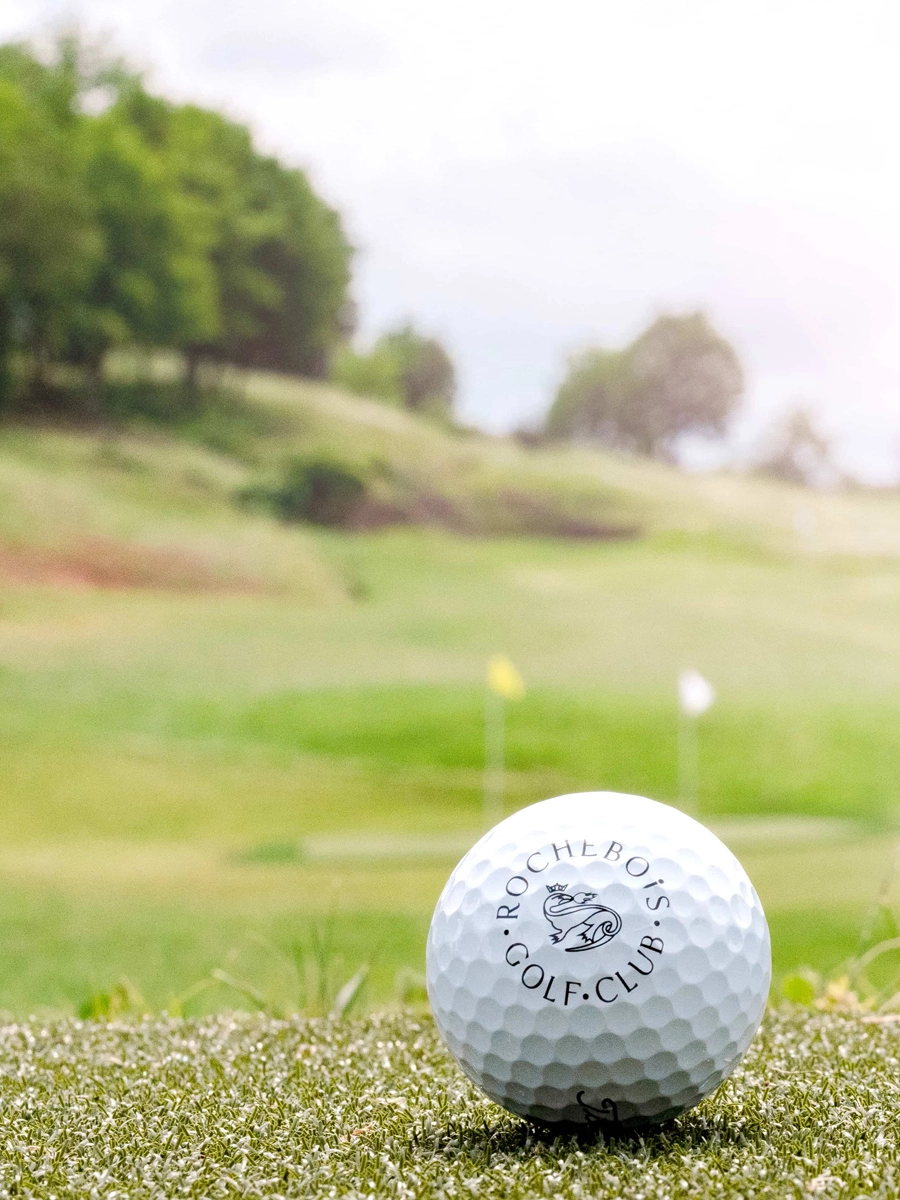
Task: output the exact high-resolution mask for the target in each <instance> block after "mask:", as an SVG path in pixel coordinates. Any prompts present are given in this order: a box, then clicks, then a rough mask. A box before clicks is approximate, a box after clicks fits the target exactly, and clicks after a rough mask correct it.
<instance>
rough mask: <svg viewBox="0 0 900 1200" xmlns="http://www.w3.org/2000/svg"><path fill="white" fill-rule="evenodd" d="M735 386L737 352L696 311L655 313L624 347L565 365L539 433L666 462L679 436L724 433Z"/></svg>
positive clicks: (739, 382)
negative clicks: (544, 428)
mask: <svg viewBox="0 0 900 1200" xmlns="http://www.w3.org/2000/svg"><path fill="white" fill-rule="evenodd" d="M743 386H744V379H743V371H742V369H741V364H740V361H739V359H738V356H737V354H736V353H735V351H734V349H733V347H732V346H731V345H730V344H729V342H727V341H726V339H725V338H723V337H722V336H721V335H720V334H719V333H717V332H716V331H715V330H714V329H713V328H712V326H711V325H710V324H709V322H708V320H707V319H706V317H705V316H704V315H703V314H702V313H692V314H689V315H687V316H661V317H658V318H657V319H656V320H655V321H654V322H653V324H652V325H650V327H649V328H648V329H646V330H645V331H644V332H643V333H642V334H641V335H640V336H639V337H638V338H636V339H635V341H633V342H632V343H631V345H629V346H627V347H626V348H625V349H624V350H621V351H607V350H602V349H592V350H588V351H585V352H584V353H583V354H581V355H578V356H577V357H575V358H573V359H571V360H570V362H569V368H568V371H567V374H566V377H565V379H564V380H563V382H562V384H561V385H560V387H559V389H558V391H557V394H556V398H555V400H554V403H553V406H552V408H551V410H550V413H549V414H548V418H547V432H548V434H550V435H552V436H555V437H562V438H572V439H579V438H580V439H591V440H597V441H602V442H605V443H606V444H608V445H611V446H615V447H618V448H620V449H624V450H630V451H633V452H636V453H639V454H646V455H650V456H652V457H655V458H663V459H670V458H672V456H673V454H674V448H675V444H676V442H677V440H678V438H680V437H682V436H683V435H684V434H688V433H699V434H704V435H707V436H718V435H721V434H722V433H724V431H725V428H726V426H727V423H728V419H729V417H730V416H731V415H732V413H733V412H734V410H735V408H736V407H737V404H738V402H739V400H740V397H741V394H742V392H743Z"/></svg>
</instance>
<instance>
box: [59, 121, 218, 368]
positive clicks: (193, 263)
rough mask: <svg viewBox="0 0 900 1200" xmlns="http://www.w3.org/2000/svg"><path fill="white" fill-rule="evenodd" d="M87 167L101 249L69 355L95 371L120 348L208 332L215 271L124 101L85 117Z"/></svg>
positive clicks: (175, 341)
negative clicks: (121, 105)
mask: <svg viewBox="0 0 900 1200" xmlns="http://www.w3.org/2000/svg"><path fill="white" fill-rule="evenodd" d="M86 167H87V178H88V184H87V190H88V198H89V202H90V205H91V209H92V214H93V217H94V220H95V222H96V225H97V228H98V230H99V235H100V241H101V249H102V253H101V255H100V257H99V260H98V262H97V264H96V268H95V270H94V271H93V273H92V276H91V279H90V282H89V286H88V289H87V304H86V306H85V308H84V315H83V317H82V319H80V320H79V321H77V322H75V323H74V324H73V327H72V331H71V337H70V340H69V346H68V352H69V357H70V358H73V359H74V360H76V361H79V362H82V363H84V364H86V365H87V366H89V367H90V368H91V369H92V370H93V371H95V372H99V371H100V369H101V367H102V363H103V359H104V357H105V356H106V354H107V353H108V352H109V351H110V350H111V349H113V348H114V347H117V346H125V345H143V346H147V347H159V346H169V347H176V348H181V347H185V346H187V345H189V344H190V343H191V341H192V340H193V339H196V338H197V337H202V336H204V335H207V334H209V333H211V332H212V331H213V330H214V329H215V327H216V312H215V306H214V279H213V272H212V267H211V264H210V263H209V261H208V259H207V258H206V257H205V255H204V253H203V251H204V249H205V246H204V242H203V238H202V236H198V232H197V228H196V226H194V225H193V223H192V220H191V217H192V215H193V214H192V210H191V206H190V205H189V204H188V203H186V202H185V200H184V198H183V197H182V196H181V195H180V193H179V192H178V190H177V188H176V187H175V185H174V181H173V179H172V178H171V174H170V172H169V171H168V167H167V164H166V162H165V159H164V157H163V156H162V155H161V154H160V153H159V152H158V151H157V150H155V149H154V148H153V147H152V146H151V145H148V143H147V142H146V140H145V139H143V138H142V137H141V135H140V131H139V130H138V129H137V128H135V126H134V125H133V124H132V123H131V122H130V121H129V119H128V117H127V114H126V113H124V112H123V111H122V110H121V109H120V108H119V107H118V106H113V107H112V108H110V109H109V110H108V111H107V112H106V113H104V114H103V115H102V116H100V117H98V118H96V119H94V120H93V121H91V122H90V124H89V125H88V132H87V137H86Z"/></svg>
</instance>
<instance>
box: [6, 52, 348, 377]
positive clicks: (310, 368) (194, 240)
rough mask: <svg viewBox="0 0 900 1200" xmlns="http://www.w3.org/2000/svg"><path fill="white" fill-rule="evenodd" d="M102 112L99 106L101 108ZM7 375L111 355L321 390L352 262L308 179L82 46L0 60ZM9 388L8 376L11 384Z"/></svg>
mask: <svg viewBox="0 0 900 1200" xmlns="http://www.w3.org/2000/svg"><path fill="white" fill-rule="evenodd" d="M98 101H99V102H98ZM0 142H2V144H0V363H2V364H5V365H6V366H7V367H8V364H9V361H10V348H11V346H12V345H13V343H15V344H17V345H20V346H22V347H23V348H24V349H25V350H26V351H27V353H28V355H29V356H30V357H31V359H32V362H33V363H34V364H36V366H38V367H40V366H41V365H42V364H45V363H47V362H49V361H51V360H52V359H54V358H56V359H62V360H65V361H68V362H70V363H76V364H79V365H81V366H84V367H86V368H88V370H89V371H90V372H91V373H92V374H93V375H95V376H99V375H100V373H101V371H102V366H103V362H104V359H105V357H106V355H107V354H108V352H109V351H110V350H112V349H114V348H116V347H118V346H126V345H143V346H147V347H169V348H174V349H177V350H181V351H183V352H184V354H185V357H186V362H187V364H188V374H189V376H194V375H195V374H196V367H197V365H198V364H199V363H200V362H202V361H203V360H204V359H210V360H213V361H215V362H232V363H237V364H241V365H246V366H260V367H268V368H273V369H276V370H285V371H294V372H300V373H303V374H307V375H319V376H321V375H324V374H325V373H326V372H327V368H328V363H329V359H330V357H331V354H332V352H333V350H334V349H335V347H336V346H337V345H338V344H339V343H340V341H341V340H342V339H343V338H346V336H347V335H348V333H349V332H350V330H349V328H348V324H347V314H348V312H349V311H350V310H349V305H348V299H347V291H348V285H349V269H350V259H351V248H350V246H349V244H348V243H347V241H346V238H345V236H344V234H343V231H342V228H341V223H340V219H339V217H338V215H337V214H336V213H335V212H334V211H333V210H332V209H331V208H330V207H329V206H328V205H326V204H325V203H324V202H323V201H322V200H321V199H320V198H319V197H318V196H317V195H316V193H315V192H314V191H313V189H312V188H311V186H310V184H309V181H308V180H307V178H306V176H305V175H304V174H303V172H302V171H299V170H295V169H291V168H288V167H286V166H284V165H283V164H282V163H280V162H279V161H278V160H277V159H275V158H271V157H266V156H264V155H261V154H259V153H258V151H257V150H256V149H255V147H254V145H253V141H252V138H251V135H250V133H249V131H248V130H247V129H246V128H245V127H243V126H241V125H239V124H237V123H235V122H233V121H229V120H227V119H226V118H224V117H222V116H221V115H220V114H218V113H214V112H209V111H207V110H204V109H202V108H198V107H197V106H194V105H176V104H173V103H171V102H169V101H167V100H165V99H163V98H160V97H157V96H153V95H151V94H150V93H149V92H148V90H147V89H146V87H145V86H144V83H143V81H142V79H141V78H140V77H139V76H138V75H136V74H135V73H134V72H132V71H130V70H129V69H128V68H127V66H125V65H123V64H122V63H120V62H118V61H117V60H113V59H109V58H108V57H104V56H103V55H98V54H95V53H92V52H91V51H90V48H89V47H87V46H85V45H84V44H83V43H81V42H79V41H78V40H77V39H75V38H62V39H60V41H59V43H58V45H57V47H56V52H55V55H54V56H52V57H51V58H50V59H48V60H47V61H43V60H40V59H38V58H37V57H36V56H35V55H34V54H33V53H32V52H31V51H30V50H29V49H28V48H27V47H25V46H18V45H16V46H4V47H0ZM7 374H8V372H7Z"/></svg>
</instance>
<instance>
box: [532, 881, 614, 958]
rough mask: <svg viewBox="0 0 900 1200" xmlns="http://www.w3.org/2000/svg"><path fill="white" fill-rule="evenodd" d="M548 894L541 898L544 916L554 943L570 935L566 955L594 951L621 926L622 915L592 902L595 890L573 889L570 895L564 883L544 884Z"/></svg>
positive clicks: (595, 897)
mask: <svg viewBox="0 0 900 1200" xmlns="http://www.w3.org/2000/svg"><path fill="white" fill-rule="evenodd" d="M547 891H548V892H549V893H550V895H549V896H548V897H547V899H546V900H545V901H544V916H545V917H546V918H547V920H548V921H549V922H550V928H551V929H552V930H553V933H551V935H550V941H551V942H553V944H554V946H555V945H557V944H558V943H560V942H564V941H565V940H566V939H567V938H568V937H569V934H572V938H571V944H570V945H568V946H566V950H567V952H568V953H569V954H577V953H578V952H579V951H580V950H593V949H594V948H595V947H597V946H603V945H605V943H606V942H608V941H609V939H610V938H614V937H615V936H616V934H617V933H618V932H619V930H620V929H621V928H622V918H621V917H620V916H619V914H618V913H617V912H615V911H614V910H613V909H611V908H607V907H606V905H605V904H597V903H595V901H596V899H597V893H596V892H576V893H575V894H574V895H570V894H569V892H568V891H567V889H566V885H565V884H564V883H550V884H548V885H547Z"/></svg>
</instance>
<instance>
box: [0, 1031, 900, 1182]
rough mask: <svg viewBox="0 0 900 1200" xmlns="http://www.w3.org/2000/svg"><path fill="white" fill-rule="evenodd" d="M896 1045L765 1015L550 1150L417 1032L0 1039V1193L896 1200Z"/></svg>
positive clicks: (899, 1091)
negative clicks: (673, 1116) (621, 1122)
mask: <svg viewBox="0 0 900 1200" xmlns="http://www.w3.org/2000/svg"><path fill="white" fill-rule="evenodd" d="M898 1053H900V1040H898V1027H897V1025H896V1024H886V1023H880V1024H878V1023H864V1021H863V1020H861V1019H859V1018H851V1017H845V1016H838V1015H834V1014H829V1015H826V1014H819V1015H816V1016H809V1015H807V1014H805V1013H799V1012H781V1013H773V1014H770V1015H769V1016H768V1017H767V1019H766V1022H765V1025H764V1027H763V1031H762V1033H761V1035H760V1036H759V1037H758V1039H757V1041H756V1043H755V1045H754V1047H753V1048H752V1049H751V1051H750V1053H749V1055H748V1056H747V1058H746V1060H745V1062H744V1063H743V1064H742V1066H741V1067H740V1068H739V1069H738V1070H737V1071H736V1072H735V1074H734V1076H733V1077H732V1078H731V1079H730V1080H729V1081H728V1082H727V1083H725V1084H724V1085H723V1086H722V1087H721V1088H720V1089H719V1091H718V1092H716V1093H715V1095H714V1096H712V1097H711V1098H710V1099H708V1100H706V1101H704V1103H703V1104H702V1105H700V1107H699V1108H697V1109H695V1110H694V1111H693V1112H690V1113H688V1114H686V1115H685V1116H683V1117H681V1118H679V1119H678V1120H676V1121H674V1122H672V1123H671V1124H669V1125H667V1126H665V1127H663V1128H662V1129H660V1130H658V1131H657V1132H654V1133H651V1134H648V1135H647V1136H645V1137H643V1138H639V1137H634V1136H632V1137H627V1138H615V1137H610V1138H609V1140H608V1141H604V1140H603V1139H602V1138H591V1137H585V1138H582V1139H575V1138H572V1137H564V1138H554V1137H552V1136H551V1135H549V1134H547V1133H543V1132H541V1131H539V1130H536V1129H534V1128H532V1127H531V1126H529V1125H528V1124H527V1123H526V1122H523V1121H520V1120H518V1119H517V1118H514V1117H512V1116H509V1115H508V1114H506V1113H504V1112H503V1111H502V1110H501V1109H499V1108H497V1107H496V1106H495V1105H493V1104H491V1103H490V1102H489V1101H487V1100H486V1099H484V1098H483V1097H482V1096H481V1095H480V1094H479V1093H478V1092H476V1090H475V1089H474V1088H473V1087H472V1086H471V1085H470V1084H469V1083H468V1082H467V1081H466V1080H465V1079H464V1078H463V1077H462V1075H461V1074H460V1073H459V1071H458V1070H457V1069H456V1067H455V1066H454V1065H453V1064H452V1063H451V1062H450V1060H449V1058H448V1056H447V1054H446V1052H445V1051H444V1049H443V1047H442V1045H441V1043H440V1041H439V1038H438V1036H437V1034H436V1033H435V1031H434V1028H433V1026H432V1024H431V1022H430V1020H428V1019H426V1018H419V1017H414V1016H410V1015H404V1014H397V1015H384V1016H379V1017H374V1018H370V1019H369V1020H367V1021H364V1022H337V1023H335V1022H329V1021H326V1020H318V1021H290V1022H278V1021H273V1020H269V1019H264V1018H260V1017H242V1016H223V1017H217V1018H208V1019H206V1020H202V1021H197V1022H182V1021H177V1020H168V1021H146V1022H141V1023H133V1024H128V1023H109V1024H106V1023H100V1022H84V1023H76V1022H63V1023H60V1024H55V1025H49V1026H42V1025H39V1024H36V1023H33V1022H32V1023H27V1024H17V1025H9V1026H6V1027H4V1028H3V1029H2V1030H0V1138H2V1142H3V1146H4V1154H3V1161H2V1164H0V1189H2V1194H3V1195H9V1196H12V1195H27V1196H31V1197H35V1198H38V1197H47V1198H48V1200H49V1198H50V1197H69V1196H71V1197H75V1196H87V1195H90V1196H94V1197H98V1198H100V1197H109V1198H110V1200H112V1197H119V1196H123V1195H128V1196H130V1197H151V1196H176V1195H178V1196H197V1197H201V1196H219V1195H221V1196H238V1195H239V1196H247V1197H253V1196H259V1197H263V1196H265V1197H278V1196H296V1197H317V1198H319V1197H325V1196H334V1197H337V1196H340V1197H363V1196H376V1197H397V1198H398V1200H399V1198H404V1200H406V1198H412V1197H422V1198H423V1200H424V1198H425V1197H428V1198H429V1200H430V1198H432V1197H465V1196H484V1197H493V1196H503V1197H505V1198H507V1200H518V1198H519V1197H534V1196H553V1197H561V1198H562V1197H564V1198H569V1197H572V1198H573V1200H576V1198H577V1200H581V1198H583V1197H587V1196H590V1197H595V1198H597V1200H600V1198H602V1197H610V1198H612V1197H616V1198H619V1197H621V1198H623V1200H624V1198H629V1200H651V1198H652V1200H668V1198H669V1197H671V1198H673V1200H675V1198H679V1197H684V1196H703V1197H719V1198H722V1200H726V1198H729V1197H734V1198H735V1200H737V1198H738V1197H741V1198H742V1200H754V1198H756V1197H760V1198H761V1197H773V1196H776V1197H782V1196H810V1195H812V1196H824V1197H832V1196H833V1197H836V1196H843V1197H846V1196H851V1197H861V1196H866V1197H892V1196H895V1195H896V1194H897V1190H898V1184H900V1145H898V1135H897V1120H896V1110H897V1101H898V1096H900V1076H898Z"/></svg>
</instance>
